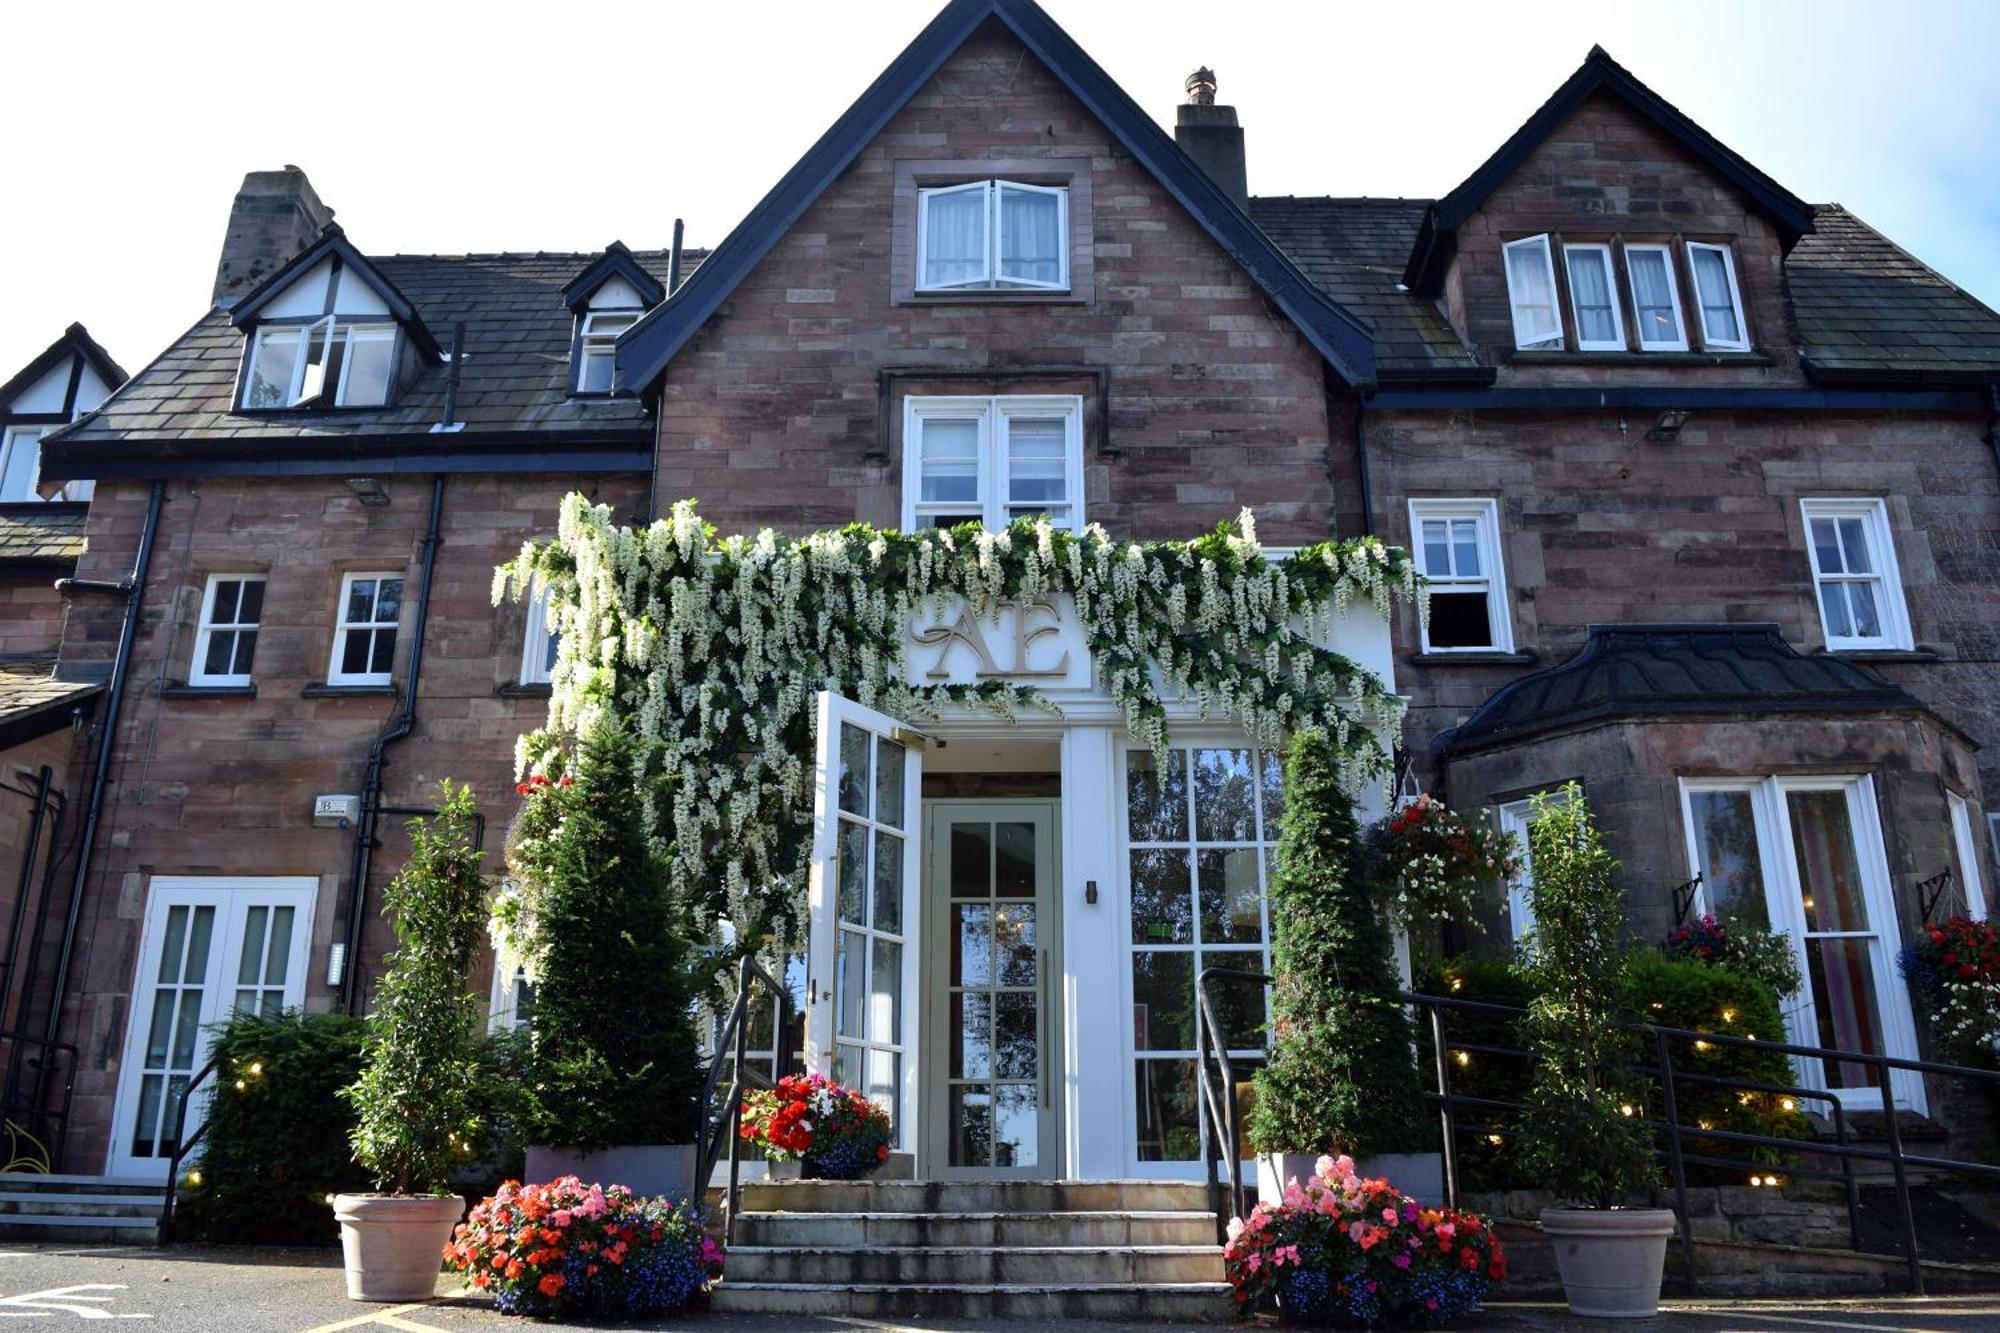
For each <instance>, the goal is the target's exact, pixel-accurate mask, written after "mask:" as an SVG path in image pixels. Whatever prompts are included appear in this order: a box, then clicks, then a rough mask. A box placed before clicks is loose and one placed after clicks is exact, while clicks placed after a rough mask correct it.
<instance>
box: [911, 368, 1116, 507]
mask: <svg viewBox="0 0 2000 1333" xmlns="http://www.w3.org/2000/svg"><path fill="white" fill-rule="evenodd" d="M1051 416H1060V417H1062V418H1063V421H1064V431H1063V457H1064V463H1063V489H1064V491H1065V492H1066V493H1067V495H1068V497H1069V498H1068V500H1067V501H1066V504H1065V507H1066V508H1067V510H1068V513H1067V514H1066V515H1065V516H1064V517H1063V518H1061V519H1056V518H1054V517H1051V518H1050V520H1049V521H1050V522H1051V523H1052V524H1054V526H1056V527H1059V528H1067V529H1069V530H1070V531H1072V532H1077V531H1081V530H1082V528H1083V524H1084V517H1083V396H1082V395H1081V394H1001V395H997V396H994V397H958V396H940V397H928V398H923V397H916V396H914V395H912V396H911V397H908V398H905V399H904V400H903V516H902V524H903V530H904V531H905V532H917V531H920V530H922V529H923V528H925V527H928V526H930V523H929V521H928V520H929V519H930V518H932V517H935V516H939V515H950V514H961V513H962V514H966V515H967V516H968V517H969V516H970V514H971V512H972V511H973V510H975V509H976V510H978V511H979V515H980V521H981V522H983V523H984V524H985V525H986V526H987V527H988V528H991V529H993V530H994V531H998V530H1000V529H1001V528H1004V527H1006V526H1007V522H1008V519H1007V511H1008V509H1009V507H1010V506H1009V504H1008V500H1007V495H1006V493H1005V487H1006V484H1007V461H1008V460H1007V444H1008V432H1007V426H1008V423H1009V421H1011V420H1012V419H1013V418H1015V417H1051ZM936 420H957V421H974V422H977V423H978V426H979V446H978V447H979V454H978V457H979V472H978V498H977V499H976V500H973V501H968V502H959V503H950V502H945V501H925V500H921V499H919V496H920V495H921V494H922V491H923V449H922V443H923V423H924V422H926V421H936Z"/></svg>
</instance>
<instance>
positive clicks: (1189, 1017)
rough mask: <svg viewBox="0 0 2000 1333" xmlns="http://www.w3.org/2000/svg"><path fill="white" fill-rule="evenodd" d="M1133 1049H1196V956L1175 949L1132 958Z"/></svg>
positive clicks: (1134, 955) (1141, 954)
mask: <svg viewBox="0 0 2000 1333" xmlns="http://www.w3.org/2000/svg"><path fill="white" fill-rule="evenodd" d="M1132 1049H1134V1050H1137V1051H1191V1050H1193V1049H1194V954H1192V953H1191V952H1188V951H1185V950H1180V949H1172V950H1159V951H1157V952H1147V953H1135V954H1133V955H1132Z"/></svg>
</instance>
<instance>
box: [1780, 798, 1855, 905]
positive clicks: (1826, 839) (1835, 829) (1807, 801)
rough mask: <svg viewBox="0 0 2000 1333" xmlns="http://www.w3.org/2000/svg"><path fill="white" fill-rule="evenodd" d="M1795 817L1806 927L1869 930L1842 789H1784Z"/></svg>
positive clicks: (1795, 845)
mask: <svg viewBox="0 0 2000 1333" xmlns="http://www.w3.org/2000/svg"><path fill="white" fill-rule="evenodd" d="M1785 809H1786V811H1787V812H1788V813H1789V814H1790V815H1791V817H1792V850H1793V852H1794V853H1795V854H1796V856H1797V858H1798V866H1799V884H1800V886H1801V887H1802V888H1803V889H1804V891H1805V909H1806V930H1807V931H1808V932H1815V931H1837V930H1868V929H1871V927H1870V925H1869V922H1868V908H1867V905H1866V903H1865V902H1864V901H1863V900H1862V896H1861V864H1860V862H1859V860H1858V859H1857V858H1856V857H1855V854H1854V832H1853V829H1852V828H1851V827H1850V825H1849V823H1848V817H1847V793H1846V792H1844V791H1793V792H1786V793H1785Z"/></svg>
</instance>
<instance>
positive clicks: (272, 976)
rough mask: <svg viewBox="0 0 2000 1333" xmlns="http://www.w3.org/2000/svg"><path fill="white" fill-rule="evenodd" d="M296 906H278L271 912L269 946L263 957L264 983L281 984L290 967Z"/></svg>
mask: <svg viewBox="0 0 2000 1333" xmlns="http://www.w3.org/2000/svg"><path fill="white" fill-rule="evenodd" d="M296 910H297V909H296V908H291V907H279V908H276V909H274V910H273V911H272V913H271V947H270V952H269V954H268V955H267V956H266V957H265V959H264V984H265V985H266V986H283V985H284V984H285V982H286V980H287V974H288V973H289V972H290V971H291V967H292V916H293V914H294V912H296Z"/></svg>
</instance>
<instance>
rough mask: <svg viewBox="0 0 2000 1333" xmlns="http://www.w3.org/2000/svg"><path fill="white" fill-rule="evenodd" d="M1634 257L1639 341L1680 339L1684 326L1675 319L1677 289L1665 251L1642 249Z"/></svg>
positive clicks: (1677, 340)
mask: <svg viewBox="0 0 2000 1333" xmlns="http://www.w3.org/2000/svg"><path fill="white" fill-rule="evenodd" d="M1631 261H1632V299H1633V301H1634V302H1635V303H1636V304H1637V305H1638V307H1639V341H1641V342H1642V343H1672V342H1679V341H1680V339H1681V330H1680V324H1679V323H1678V322H1677V321H1676V320H1675V319H1674V293H1673V286H1672V280H1671V278H1670V277H1669V276H1668V274H1667V257H1666V255H1664V254H1662V253H1661V252H1660V251H1658V250H1642V251H1640V252H1638V253H1637V254H1633V255H1632V256H1631Z"/></svg>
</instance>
